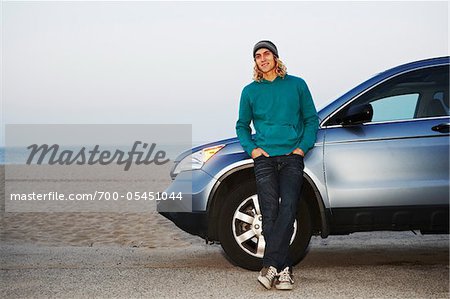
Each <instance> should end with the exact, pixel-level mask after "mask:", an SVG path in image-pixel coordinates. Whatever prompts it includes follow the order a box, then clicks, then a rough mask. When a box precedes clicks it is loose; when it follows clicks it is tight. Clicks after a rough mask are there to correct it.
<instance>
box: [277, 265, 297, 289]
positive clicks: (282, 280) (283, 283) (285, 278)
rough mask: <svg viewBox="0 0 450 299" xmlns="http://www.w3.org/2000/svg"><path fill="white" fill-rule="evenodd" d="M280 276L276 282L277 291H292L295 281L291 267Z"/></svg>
mask: <svg viewBox="0 0 450 299" xmlns="http://www.w3.org/2000/svg"><path fill="white" fill-rule="evenodd" d="M278 275H279V276H278V279H277V281H276V282H275V287H276V288H277V290H292V289H293V288H294V279H293V275H292V273H291V271H290V270H289V267H286V268H284V270H283V271H281V272H280V273H278Z"/></svg>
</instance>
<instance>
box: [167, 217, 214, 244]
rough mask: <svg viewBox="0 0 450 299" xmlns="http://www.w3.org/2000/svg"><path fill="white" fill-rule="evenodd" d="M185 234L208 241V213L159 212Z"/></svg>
mask: <svg viewBox="0 0 450 299" xmlns="http://www.w3.org/2000/svg"><path fill="white" fill-rule="evenodd" d="M159 214H161V215H162V216H164V217H166V218H167V219H169V220H170V221H172V222H173V223H174V224H175V225H176V226H178V227H179V228H181V229H182V230H184V231H185V232H187V233H189V234H191V235H195V236H199V237H202V238H203V239H207V236H208V223H207V214H206V212H192V213H186V212H159Z"/></svg>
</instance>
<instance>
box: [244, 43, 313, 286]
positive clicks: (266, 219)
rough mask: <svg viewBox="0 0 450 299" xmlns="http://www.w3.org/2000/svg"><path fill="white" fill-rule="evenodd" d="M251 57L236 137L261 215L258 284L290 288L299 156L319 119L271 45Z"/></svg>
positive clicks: (307, 146) (310, 142)
mask: <svg viewBox="0 0 450 299" xmlns="http://www.w3.org/2000/svg"><path fill="white" fill-rule="evenodd" d="M253 58H254V61H255V66H254V76H253V79H254V81H253V82H252V83H250V84H249V85H247V86H245V87H244V89H243V91H242V95H241V100H240V105H239V119H238V121H237V123H236V133H237V136H238V138H239V141H240V143H241V145H242V147H243V148H244V150H245V151H246V152H247V153H248V154H249V155H250V156H251V157H252V158H253V159H254V165H255V177H256V189H257V194H258V201H259V205H260V207H261V213H262V216H263V218H262V221H263V222H262V225H263V227H262V228H263V234H264V239H265V241H266V247H265V251H264V257H263V268H262V269H261V272H260V274H259V276H258V281H259V282H260V283H261V284H262V285H264V287H266V288H267V289H270V288H271V287H272V285H273V284H274V283H275V287H276V288H277V289H281V290H291V289H292V288H293V284H294V280H293V277H292V262H291V260H290V259H289V255H288V249H289V244H290V239H291V237H292V234H293V230H294V222H295V218H296V212H297V206H298V202H299V198H300V190H301V186H302V179H303V167H304V164H303V158H304V156H305V154H306V153H307V152H308V150H309V149H311V148H312V147H313V146H314V143H315V140H316V133H317V129H318V124H319V120H318V117H317V112H316V108H315V106H314V103H313V100H312V98H311V94H310V92H309V89H308V86H307V85H306V83H305V81H303V79H301V78H298V77H294V76H291V75H287V73H286V67H285V66H284V64H283V63H282V62H281V60H280V59H279V58H278V50H277V47H276V46H275V45H274V44H273V43H272V42H270V41H267V40H263V41H260V42H258V43H257V44H256V45H255V46H254V48H253ZM251 121H253V126H254V128H255V131H256V134H255V139H252V136H251V128H250V122H251Z"/></svg>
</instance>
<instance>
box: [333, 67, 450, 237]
mask: <svg viewBox="0 0 450 299" xmlns="http://www.w3.org/2000/svg"><path fill="white" fill-rule="evenodd" d="M448 72H449V69H448V65H447V66H437V67H427V68H422V69H419V70H412V71H408V72H406V73H403V74H400V75H396V76H394V77H393V78H391V79H388V80H385V81H384V82H383V83H381V84H379V85H377V86H375V87H374V88H371V89H369V90H367V91H366V92H363V93H362V94H361V95H360V96H358V97H356V98H355V99H353V100H351V102H350V103H347V104H346V105H345V106H344V107H342V108H340V109H338V111H337V112H336V113H335V114H334V115H332V116H331V118H330V119H329V120H328V121H327V122H326V123H325V127H326V134H325V142H324V170H325V177H326V186H327V193H328V197H329V201H330V207H331V209H332V213H333V219H334V221H335V222H336V225H344V226H345V225H347V226H352V225H353V226H354V225H367V226H368V227H371V226H379V227H380V228H383V227H385V228H389V227H392V225H410V224H411V223H416V224H417V225H420V226H421V227H423V225H424V223H428V224H429V225H437V224H436V223H440V225H442V222H445V219H447V222H448V201H449V123H450V119H449V103H448V96H449V87H448V82H449V76H448ZM364 104H370V105H371V107H372V109H373V116H372V119H371V120H370V121H368V122H365V123H363V124H358V125H342V118H343V116H344V115H345V113H346V111H348V110H349V109H350V108H351V107H352V106H355V105H364ZM427 213H428V215H424V214H427ZM445 214H446V215H445ZM447 224H448V223H447ZM447 224H446V225H447Z"/></svg>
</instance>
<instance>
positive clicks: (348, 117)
mask: <svg viewBox="0 0 450 299" xmlns="http://www.w3.org/2000/svg"><path fill="white" fill-rule="evenodd" d="M372 116H373V108H372V105H370V104H361V105H355V106H351V107H350V108H349V109H348V110H347V111H346V112H345V115H344V117H342V125H344V126H349V125H358V124H363V123H366V122H370V121H371V120H372Z"/></svg>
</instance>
